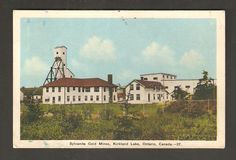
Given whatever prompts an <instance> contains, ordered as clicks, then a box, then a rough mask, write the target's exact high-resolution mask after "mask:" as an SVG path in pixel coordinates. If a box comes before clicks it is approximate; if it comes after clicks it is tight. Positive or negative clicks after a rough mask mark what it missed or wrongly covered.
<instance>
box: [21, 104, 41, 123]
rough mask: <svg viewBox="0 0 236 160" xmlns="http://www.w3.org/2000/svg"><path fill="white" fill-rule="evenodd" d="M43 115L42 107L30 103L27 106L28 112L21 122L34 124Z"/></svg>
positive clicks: (22, 116) (24, 114)
mask: <svg viewBox="0 0 236 160" xmlns="http://www.w3.org/2000/svg"><path fill="white" fill-rule="evenodd" d="M42 115H43V112H42V111H41V107H40V105H38V104H34V103H29V104H27V105H26V111H25V112H23V113H22V115H21V121H22V122H23V123H32V122H35V121H37V120H39V119H40V117H41V116H42Z"/></svg>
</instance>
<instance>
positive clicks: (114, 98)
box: [45, 95, 116, 103]
mask: <svg viewBox="0 0 236 160" xmlns="http://www.w3.org/2000/svg"><path fill="white" fill-rule="evenodd" d="M71 98H72V101H73V102H75V101H76V98H77V101H79V102H80V101H81V100H82V99H81V96H67V97H66V101H67V102H70V100H71ZM88 98H90V101H94V98H95V100H96V101H100V96H99V95H97V96H95V97H94V96H92V95H91V96H90V97H89V96H84V101H88ZM55 100H56V97H52V102H53V103H55ZM61 100H62V99H61V96H58V97H57V101H58V102H61ZM103 100H104V101H106V95H104V96H103ZM113 100H114V101H115V100H116V96H113ZM45 101H46V102H49V99H45Z"/></svg>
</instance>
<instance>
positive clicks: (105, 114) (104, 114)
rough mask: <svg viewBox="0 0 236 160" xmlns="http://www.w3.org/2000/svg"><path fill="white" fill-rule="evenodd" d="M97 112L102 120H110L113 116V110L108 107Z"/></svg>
mask: <svg viewBox="0 0 236 160" xmlns="http://www.w3.org/2000/svg"><path fill="white" fill-rule="evenodd" d="M99 114H100V118H101V119H102V120H111V119H112V118H113V117H114V112H113V111H112V110H111V109H109V108H108V109H103V110H101V111H100V113H99Z"/></svg>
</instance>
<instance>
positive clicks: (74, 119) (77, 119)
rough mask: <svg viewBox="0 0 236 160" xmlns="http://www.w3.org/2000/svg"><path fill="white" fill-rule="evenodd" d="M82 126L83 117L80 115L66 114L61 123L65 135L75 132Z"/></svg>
mask: <svg viewBox="0 0 236 160" xmlns="http://www.w3.org/2000/svg"><path fill="white" fill-rule="evenodd" d="M81 125H82V116H81V115H80V114H78V113H71V114H66V115H64V116H63V118H62V121H61V126H62V131H63V133H65V134H68V132H73V131H74V130H75V129H77V128H78V127H80V126H81Z"/></svg>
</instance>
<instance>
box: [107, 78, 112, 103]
mask: <svg viewBox="0 0 236 160" xmlns="http://www.w3.org/2000/svg"><path fill="white" fill-rule="evenodd" d="M107 81H108V83H110V84H112V74H108V75H107ZM112 93H113V92H112V87H109V102H110V103H111V102H112Z"/></svg>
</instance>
